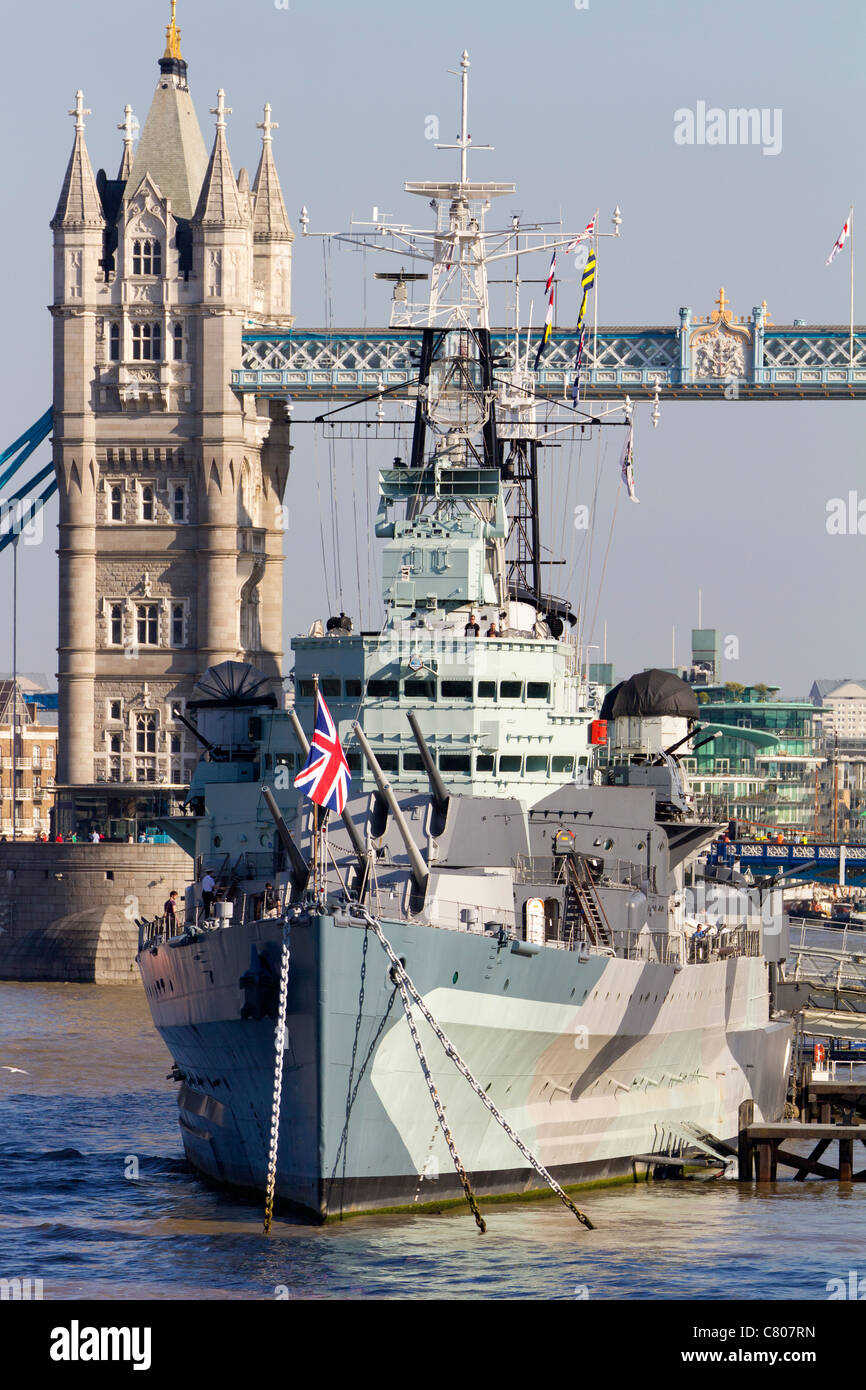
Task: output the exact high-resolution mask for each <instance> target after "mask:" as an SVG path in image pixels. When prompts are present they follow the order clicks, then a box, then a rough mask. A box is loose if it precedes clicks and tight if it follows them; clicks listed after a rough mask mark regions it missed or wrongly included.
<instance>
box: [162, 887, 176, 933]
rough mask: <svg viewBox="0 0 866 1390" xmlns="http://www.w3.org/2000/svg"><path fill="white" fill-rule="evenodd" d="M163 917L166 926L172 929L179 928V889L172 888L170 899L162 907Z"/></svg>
mask: <svg viewBox="0 0 866 1390" xmlns="http://www.w3.org/2000/svg"><path fill="white" fill-rule="evenodd" d="M162 915H163V917H164V918H165V925H166V926H167V927H170V928H172V929H174V928H176V927H177V889H176V888H172V890H171V892H170V893H169V895H168V897H167V898H166V900H165V902H164V903H163V905H162Z"/></svg>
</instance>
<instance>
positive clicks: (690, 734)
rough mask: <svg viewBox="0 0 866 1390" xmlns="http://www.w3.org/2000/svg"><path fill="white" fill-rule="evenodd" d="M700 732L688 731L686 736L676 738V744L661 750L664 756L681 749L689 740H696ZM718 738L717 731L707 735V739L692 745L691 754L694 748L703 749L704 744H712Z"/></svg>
mask: <svg viewBox="0 0 866 1390" xmlns="http://www.w3.org/2000/svg"><path fill="white" fill-rule="evenodd" d="M704 728H706V725H704ZM700 732H701V730H700V729H689V732H688V733H687V734H683V736H682V738H678V739H677V741H676V743H671V744H670V745H669V746H668V747H667V748H665V749H663V753H664V756H665V757H668V756H669V755H670V754H671V753H675V752H676V751H677V749H678V748H682V746H683V744H684V743H688V741H689V739H692V738H696V737H697V735H698V734H699V733H700ZM719 737H720V734H719V731H718V730H717V731H716V732H715V733H714V734H707V737H706V738H702V739H701V741H700V743H696V744H694V745H693V747H692V752H693V753H694V751H695V749H696V748H703V746H704V744H706V743H712V741H713V739H714V738H719ZM658 761H661V759H659V760H658Z"/></svg>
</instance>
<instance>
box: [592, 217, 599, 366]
mask: <svg viewBox="0 0 866 1390" xmlns="http://www.w3.org/2000/svg"><path fill="white" fill-rule="evenodd" d="M598 214H599V209H598V208H596V210H595V237H594V238H593V240H594V241H595V283H594V284H593V287H592V288H593V296H592V360H593V362H598Z"/></svg>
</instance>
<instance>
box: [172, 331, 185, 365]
mask: <svg viewBox="0 0 866 1390" xmlns="http://www.w3.org/2000/svg"><path fill="white" fill-rule="evenodd" d="M174 360H175V362H182V361H183V324H182V323H176V324H175V325H174Z"/></svg>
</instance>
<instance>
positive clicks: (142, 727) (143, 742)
mask: <svg viewBox="0 0 866 1390" xmlns="http://www.w3.org/2000/svg"><path fill="white" fill-rule="evenodd" d="M135 751H136V753H155V752H156V715H155V714H137V715H136V716H135ZM142 780H144V781H146V780H147V779H146V778H143V779H142Z"/></svg>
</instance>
